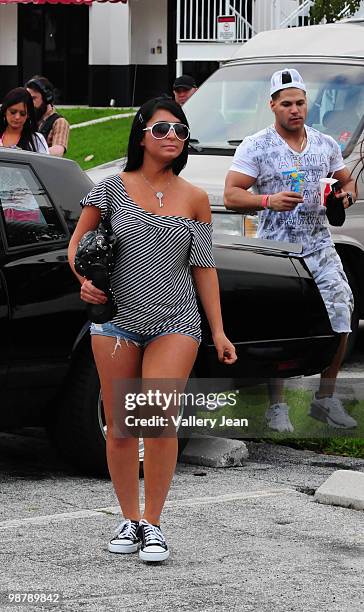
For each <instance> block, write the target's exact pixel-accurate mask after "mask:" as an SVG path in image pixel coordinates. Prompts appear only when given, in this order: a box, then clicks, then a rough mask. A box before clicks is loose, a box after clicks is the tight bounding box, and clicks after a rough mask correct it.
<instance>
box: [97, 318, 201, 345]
mask: <svg viewBox="0 0 364 612" xmlns="http://www.w3.org/2000/svg"><path fill="white" fill-rule="evenodd" d="M90 333H91V335H92V336H109V337H111V338H116V345H115V350H114V353H115V351H116V349H117V348H118V347H121V340H124V341H125V342H126V344H128V343H129V342H131V343H132V344H134V345H135V346H140V347H142V348H145V347H146V346H147V345H148V344H149V343H150V342H153V340H156V339H157V338H161V337H162V336H170V335H171V334H174V333H176V334H182V335H183V336H189V337H190V338H193V339H194V340H196V342H197V344H200V341H199V339H198V338H196V336H193V335H192V334H185V333H183V332H159V333H157V334H138V333H137V332H132V331H128V330H126V329H123V328H121V327H118V326H117V325H114V323H110V322H107V323H91V327H90Z"/></svg>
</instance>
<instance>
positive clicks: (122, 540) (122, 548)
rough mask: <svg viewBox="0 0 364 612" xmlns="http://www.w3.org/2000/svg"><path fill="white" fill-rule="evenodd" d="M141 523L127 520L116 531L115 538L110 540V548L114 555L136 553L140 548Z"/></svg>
mask: <svg viewBox="0 0 364 612" xmlns="http://www.w3.org/2000/svg"><path fill="white" fill-rule="evenodd" d="M138 529H139V522H138V521H131V520H130V519H126V520H125V521H122V522H121V523H120V525H119V527H118V528H117V529H116V530H115V538H112V540H110V542H109V545H108V548H109V551H110V552H112V553H123V554H128V553H134V552H137V550H138V548H139V546H140V539H139V537H138Z"/></svg>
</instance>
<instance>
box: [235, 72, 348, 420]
mask: <svg viewBox="0 0 364 612" xmlns="http://www.w3.org/2000/svg"><path fill="white" fill-rule="evenodd" d="M270 93H271V100H270V107H271V110H272V112H273V114H274V115H275V123H274V125H272V126H269V127H267V128H266V129H264V130H261V131H260V132H257V133H256V134H253V135H252V136H247V137H246V138H245V139H244V140H243V142H242V143H241V144H240V145H239V146H238V148H237V149H236V152H235V156H234V160H233V163H232V166H231V168H230V171H229V172H228V175H227V177H226V184H225V206H226V207H227V208H228V210H235V211H237V212H241V213H247V212H257V213H258V234H257V236H258V238H265V239H268V240H278V241H279V240H281V241H287V242H294V243H301V244H302V256H303V258H304V261H305V263H306V265H307V267H308V269H309V270H310V271H311V274H312V276H313V279H314V281H315V282H316V285H317V287H318V289H319V291H320V293H321V297H322V299H323V301H324V303H325V306H326V309H327V313H328V316H329V319H330V323H331V327H332V329H333V331H334V332H336V334H338V337H339V344H338V348H337V351H336V354H335V355H334V357H333V359H332V361H331V363H330V365H329V366H328V367H327V368H326V369H325V370H324V371H323V372H322V373H321V380H320V386H319V389H318V391H317V392H316V393H315V395H314V397H313V400H312V403H311V407H310V412H309V415H310V416H311V417H313V418H315V419H318V420H319V421H323V422H324V423H327V424H328V425H330V426H332V427H336V428H347V429H350V428H352V427H356V426H357V422H356V421H355V419H354V418H353V417H352V416H351V415H350V414H348V412H347V411H346V409H345V407H344V406H343V404H342V402H341V400H340V398H339V397H338V396H337V395H335V385H336V379H337V375H338V373H339V370H340V367H341V363H342V361H343V358H344V355H345V350H346V343H347V339H348V335H349V333H350V331H351V327H350V322H351V315H352V311H353V306H354V302H353V295H352V292H351V289H350V286H349V283H348V280H347V278H346V275H345V272H344V270H343V266H342V263H341V260H340V258H339V255H338V254H337V252H336V250H335V245H334V242H333V240H332V237H331V233H330V229H329V227H328V223H327V220H326V209H325V207H324V206H323V205H322V204H321V202H320V178H325V177H327V176H331V177H333V178H334V179H337V180H338V181H339V184H340V186H341V190H340V193H338V194H337V196H336V197H337V198H339V199H341V200H342V201H343V205H344V207H345V208H347V207H348V206H351V204H353V202H354V200H355V197H356V192H355V180H354V179H353V178H352V176H351V174H350V171H349V170H348V168H346V166H345V163H344V160H343V157H342V154H341V150H340V147H339V145H338V144H337V142H335V140H334V139H333V138H331V136H328V135H327V134H322V133H321V132H319V131H317V130H315V129H314V128H312V127H309V126H308V125H306V124H305V119H306V117H307V95H306V85H305V83H304V81H303V79H302V77H301V75H300V74H299V72H298V71H297V70H295V69H293V68H291V69H288V68H285V69H284V70H278V71H277V72H275V73H274V74H273V76H272V80H271V91H270ZM251 187H253V190H254V193H252V192H251V191H249V190H250V188H251ZM269 316H272V313H270V312H269V307H267V317H269ZM269 392H270V393H269V394H270V406H269V407H268V410H267V412H266V419H267V423H268V426H269V427H270V428H271V429H273V430H275V431H279V432H283V431H288V432H292V431H293V425H292V423H291V421H290V418H289V414H288V411H289V406H288V405H287V404H286V403H285V402H284V401H283V383H282V381H280V380H278V379H275V380H272V381H271V383H270V385H269Z"/></svg>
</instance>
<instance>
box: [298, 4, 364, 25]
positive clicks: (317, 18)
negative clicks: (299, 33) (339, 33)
mask: <svg viewBox="0 0 364 612" xmlns="http://www.w3.org/2000/svg"><path fill="white" fill-rule="evenodd" d="M360 4H361V0H315V2H314V4H313V6H311V9H310V17H311V21H312V22H313V23H320V22H321V21H322V20H323V19H326V22H327V23H333V22H334V21H336V20H337V18H338V16H339V14H340V13H341V11H343V10H344V9H345V8H347V9H348V10H349V12H350V15H353V14H354V13H355V12H356V11H357V10H358V8H359V7H360ZM345 16H346V17H347V16H348V15H345Z"/></svg>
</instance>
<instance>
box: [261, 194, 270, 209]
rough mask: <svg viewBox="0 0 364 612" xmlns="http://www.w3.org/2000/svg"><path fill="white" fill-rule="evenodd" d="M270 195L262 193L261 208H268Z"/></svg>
mask: <svg viewBox="0 0 364 612" xmlns="http://www.w3.org/2000/svg"><path fill="white" fill-rule="evenodd" d="M269 198H270V196H269V195H268V194H265V195H262V206H263V208H268V204H269Z"/></svg>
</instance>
